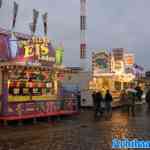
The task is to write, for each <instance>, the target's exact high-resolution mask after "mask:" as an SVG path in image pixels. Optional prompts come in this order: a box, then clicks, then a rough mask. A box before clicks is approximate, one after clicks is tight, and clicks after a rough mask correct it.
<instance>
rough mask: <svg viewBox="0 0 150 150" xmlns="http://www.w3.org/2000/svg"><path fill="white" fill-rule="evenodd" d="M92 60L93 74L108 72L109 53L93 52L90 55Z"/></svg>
mask: <svg viewBox="0 0 150 150" xmlns="http://www.w3.org/2000/svg"><path fill="white" fill-rule="evenodd" d="M92 59H93V60H92V62H93V75H94V76H95V75H98V74H99V75H100V74H101V73H109V72H110V61H109V55H108V53H106V52H100V53H97V54H94V56H93V57H92Z"/></svg>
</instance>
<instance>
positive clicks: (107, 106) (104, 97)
mask: <svg viewBox="0 0 150 150" xmlns="http://www.w3.org/2000/svg"><path fill="white" fill-rule="evenodd" d="M92 98H93V104H94V111H95V112H94V117H95V118H97V117H98V115H100V116H102V114H103V113H104V112H107V113H108V114H111V110H112V106H111V102H112V100H113V98H112V95H111V93H110V92H109V90H107V91H106V93H104V94H102V92H101V91H97V92H95V91H94V92H93V93H92Z"/></svg>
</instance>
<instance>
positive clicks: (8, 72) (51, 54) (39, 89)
mask: <svg viewBox="0 0 150 150" xmlns="http://www.w3.org/2000/svg"><path fill="white" fill-rule="evenodd" d="M15 37H16V40H11V39H10V34H9V33H1V34H0V61H1V62H0V94H1V97H0V120H17V119H27V118H36V117H45V116H54V115H56V116H57V115H69V114H74V113H76V112H77V109H76V103H75V97H73V96H72V95H70V96H69V97H67V98H66V97H64V93H62V92H61V91H60V86H61V78H62V77H61V75H62V74H64V73H65V69H64V67H62V65H61V63H62V53H63V52H62V49H61V48H58V49H57V50H55V49H54V48H53V46H52V44H51V42H50V41H49V40H48V38H46V37H44V38H39V37H30V36H25V35H22V34H17V33H15Z"/></svg>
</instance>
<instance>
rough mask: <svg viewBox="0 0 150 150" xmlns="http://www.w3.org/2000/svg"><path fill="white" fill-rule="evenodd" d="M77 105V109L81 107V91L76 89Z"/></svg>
mask: <svg viewBox="0 0 150 150" xmlns="http://www.w3.org/2000/svg"><path fill="white" fill-rule="evenodd" d="M77 106H78V110H79V111H80V109H81V92H80V91H78V93H77Z"/></svg>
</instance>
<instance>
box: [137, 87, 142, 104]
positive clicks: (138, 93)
mask: <svg viewBox="0 0 150 150" xmlns="http://www.w3.org/2000/svg"><path fill="white" fill-rule="evenodd" d="M135 90H136V91H137V92H136V97H137V100H138V101H139V102H141V101H142V95H143V90H142V89H141V87H140V86H137V87H136V88H135Z"/></svg>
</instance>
